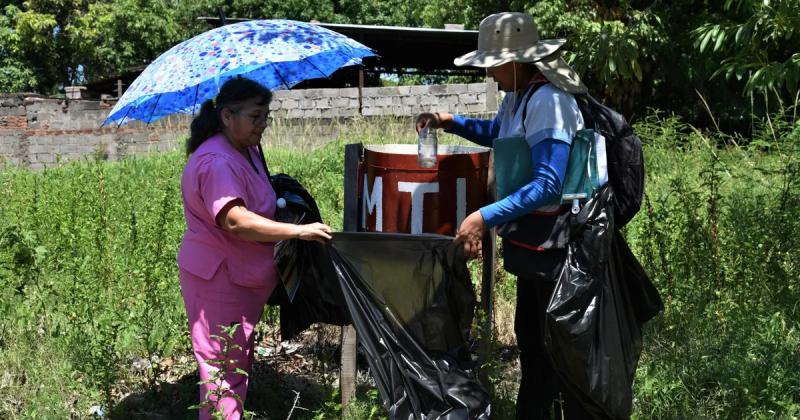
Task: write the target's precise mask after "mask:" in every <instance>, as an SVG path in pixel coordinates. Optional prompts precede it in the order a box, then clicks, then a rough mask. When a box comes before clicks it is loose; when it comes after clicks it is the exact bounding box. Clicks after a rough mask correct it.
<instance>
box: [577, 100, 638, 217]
mask: <svg viewBox="0 0 800 420" xmlns="http://www.w3.org/2000/svg"><path fill="white" fill-rule="evenodd" d="M575 99H576V100H577V101H578V108H580V110H581V114H582V115H583V119H584V122H585V126H586V128H592V129H595V130H597V131H599V132H600V134H602V135H603V136H604V137H605V138H606V155H607V158H608V182H609V184H611V189H612V190H613V191H614V224H615V225H616V226H617V227H618V228H621V227H623V226H625V225H626V224H627V223H628V222H629V221H630V220H631V219H633V216H635V215H636V213H637V212H638V211H639V208H640V207H641V206H642V197H643V196H644V154H643V153H642V141H641V140H640V139H639V137H638V136H636V133H634V132H633V128H631V126H630V125H629V124H628V122H627V121H626V120H625V117H623V116H622V115H621V114H620V113H618V112H617V111H614V110H613V109H611V108H609V107H607V106H605V105H603V104H601V103H600V102H598V101H597V100H596V99H595V98H593V97H592V96H591V95H589V94H586V95H576V96H575Z"/></svg>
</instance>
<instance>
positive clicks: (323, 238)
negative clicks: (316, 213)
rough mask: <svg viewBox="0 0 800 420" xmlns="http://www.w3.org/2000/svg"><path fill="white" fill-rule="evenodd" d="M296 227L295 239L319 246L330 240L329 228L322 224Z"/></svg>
mask: <svg viewBox="0 0 800 420" xmlns="http://www.w3.org/2000/svg"><path fill="white" fill-rule="evenodd" d="M297 227H298V232H297V239H302V240H304V241H316V242H319V243H321V244H324V243H327V242H328V241H330V240H331V228H330V226H328V225H326V224H324V223H309V224H307V225H297Z"/></svg>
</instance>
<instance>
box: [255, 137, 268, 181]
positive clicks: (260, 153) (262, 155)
mask: <svg viewBox="0 0 800 420" xmlns="http://www.w3.org/2000/svg"><path fill="white" fill-rule="evenodd" d="M258 154H259V156H261V163H263V164H264V171H265V172H266V173H267V174H266V175H267V179H268V180H269V179H270V174H269V167H268V166H267V158H266V157H264V149H262V148H261V143H258Z"/></svg>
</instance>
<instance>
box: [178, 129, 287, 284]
mask: <svg viewBox="0 0 800 420" xmlns="http://www.w3.org/2000/svg"><path fill="white" fill-rule="evenodd" d="M247 153H249V154H250V158H251V160H252V162H253V164H254V165H256V167H257V168H258V172H256V171H255V170H254V169H253V167H252V166H251V165H250V162H248V160H247V158H245V157H244V156H243V155H242V154H241V153H239V151H237V150H236V149H235V148H234V147H233V146H232V145H231V144H230V143H229V142H228V141H227V140H226V139H225V137H224V136H223V135H221V134H218V135H215V136H213V137H210V138H209V139H208V140H206V141H205V142H203V143H202V144H201V145H200V147H198V148H197V150H196V151H195V152H194V153H192V154H191V156H190V157H189V160H188V162H187V163H186V167H185V168H184V170H183V176H182V177H181V191H182V193H183V213H184V217H185V218H186V233H185V234H184V236H183V242H182V243H181V248H180V251H178V266H179V267H180V268H181V270H185V271H186V272H188V273H190V274H193V275H195V276H197V277H200V278H202V279H205V280H211V279H213V278H214V277H215V275H216V274H217V273H218V272H219V273H227V277H229V278H228V280H229V281H230V282H231V283H233V284H236V285H239V286H243V287H249V288H269V289H272V288H274V287H275V284H276V283H277V279H278V276H277V271H276V270H275V260H274V257H273V248H274V245H275V244H274V243H273V242H256V241H249V240H245V239H240V238H238V237H236V236H234V235H233V234H232V233H230V232H227V231H226V230H224V229H223V228H221V227H219V226H218V225H217V223H216V218H217V214H218V213H219V211H220V210H222V209H223V208H224V207H225V205H226V204H228V203H229V202H231V201H233V200H235V199H241V200H242V201H243V202H244V204H245V207H247V209H248V210H249V211H251V212H254V213H256V214H259V215H261V216H264V217H266V218H269V219H273V218H274V217H275V200H276V198H275V190H273V189H272V185H271V184H270V182H269V180H268V179H267V176H266V170H265V168H264V165H263V164H262V163H261V158H260V156H259V154H258V149H257V148H256V147H255V146H253V147H249V148H248V150H247ZM223 263H224V264H225V265H226V268H227V270H219V267H220V265H222V264H223Z"/></svg>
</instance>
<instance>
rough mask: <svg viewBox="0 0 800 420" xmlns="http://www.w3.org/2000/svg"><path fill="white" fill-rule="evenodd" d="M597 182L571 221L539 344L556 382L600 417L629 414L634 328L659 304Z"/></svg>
mask: <svg viewBox="0 0 800 420" xmlns="http://www.w3.org/2000/svg"><path fill="white" fill-rule="evenodd" d="M612 194H613V193H612V191H611V189H610V188H608V187H605V188H603V189H601V190H600V191H598V193H597V194H596V195H595V196H594V197H593V198H592V199H591V200H589V201H588V202H587V203H586V204H585V206H584V207H583V208H582V209H581V211H580V213H579V214H577V215H576V216H575V217H574V218H573V221H572V224H571V240H570V242H569V244H568V246H567V259H566V263H565V264H564V268H563V270H562V272H561V274H560V276H559V278H558V280H557V283H556V286H555V290H554V291H553V296H552V297H551V299H550V302H549V305H548V307H547V317H546V323H545V324H546V325H545V346H546V348H547V350H548V354H549V355H550V357H551V359H552V361H553V366H554V368H555V370H556V372H558V374H559V377H560V378H561V382H562V383H563V384H564V385H565V386H566V387H568V388H569V389H570V390H571V391H572V392H573V393H574V394H575V396H576V398H578V399H579V400H580V401H581V403H582V405H583V406H584V408H585V409H586V410H587V411H588V412H590V413H593V414H594V415H596V416H597V417H600V418H609V417H610V418H614V419H625V418H628V417H630V413H631V405H632V400H633V392H632V385H633V378H634V375H635V373H636V366H637V365H638V363H639V355H640V353H641V350H642V332H641V327H642V324H643V323H644V322H646V321H647V320H649V319H650V318H652V317H653V316H655V314H656V313H658V312H659V311H660V310H661V309H663V304H662V302H661V298H660V296H659V295H658V292H657V291H656V289H655V287H654V286H653V285H652V284H651V283H650V280H649V279H648V278H647V275H646V274H645V272H644V270H643V269H642V267H641V266H640V265H639V263H638V261H636V258H635V257H634V256H633V254H632V253H631V252H630V249H628V246H627V244H625V242H624V239H623V237H622V235H621V234H620V233H619V232H617V230H616V229H615V227H614V216H613V215H614V209H613V205H612V203H613V200H612Z"/></svg>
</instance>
